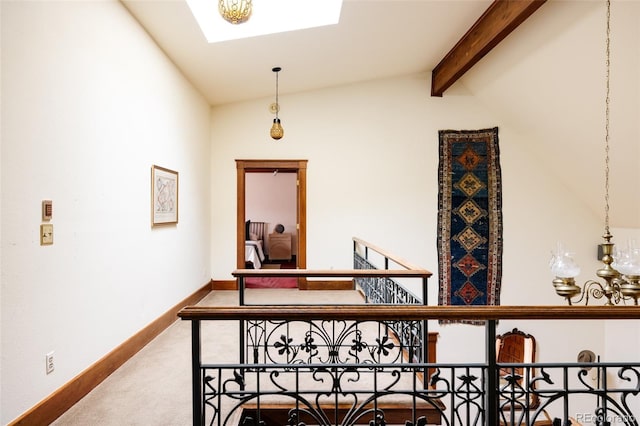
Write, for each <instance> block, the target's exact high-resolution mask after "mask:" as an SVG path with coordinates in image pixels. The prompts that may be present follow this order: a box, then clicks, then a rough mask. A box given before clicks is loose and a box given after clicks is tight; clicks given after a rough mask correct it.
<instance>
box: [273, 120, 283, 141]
mask: <svg viewBox="0 0 640 426" xmlns="http://www.w3.org/2000/svg"><path fill="white" fill-rule="evenodd" d="M270 133H271V137H272V138H273V139H275V140H278V139H282V137H283V136H284V129H283V128H282V124H280V119H279V118H274V119H273V126H271V132H270Z"/></svg>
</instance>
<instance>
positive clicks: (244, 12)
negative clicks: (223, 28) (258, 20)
mask: <svg viewBox="0 0 640 426" xmlns="http://www.w3.org/2000/svg"><path fill="white" fill-rule="evenodd" d="M251 1H252V0H220V1H219V2H218V11H219V12H220V15H221V16H222V17H223V18H224V19H225V21H227V22H230V23H232V24H242V23H243V22H247V21H248V20H249V17H250V16H251V11H252V6H251Z"/></svg>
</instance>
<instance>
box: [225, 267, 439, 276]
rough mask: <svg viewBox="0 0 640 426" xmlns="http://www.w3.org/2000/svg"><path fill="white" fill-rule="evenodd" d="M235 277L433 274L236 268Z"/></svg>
mask: <svg viewBox="0 0 640 426" xmlns="http://www.w3.org/2000/svg"><path fill="white" fill-rule="evenodd" d="M231 274H232V275H233V276H234V277H334V278H339V277H342V278H344V277H352V278H371V277H409V278H429V277H430V276H431V275H433V274H432V273H431V272H430V271H427V270H426V269H409V270H406V269H330V270H323V269H317V270H316V269H236V270H235V271H233V272H232V273H231Z"/></svg>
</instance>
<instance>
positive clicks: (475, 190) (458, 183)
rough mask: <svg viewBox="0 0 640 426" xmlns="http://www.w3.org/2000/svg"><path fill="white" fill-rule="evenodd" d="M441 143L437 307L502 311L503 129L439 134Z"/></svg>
mask: <svg viewBox="0 0 640 426" xmlns="http://www.w3.org/2000/svg"><path fill="white" fill-rule="evenodd" d="M439 138H440V151H439V152H440V164H439V166H438V185H439V188H438V191H439V192H438V279H439V295H438V304H439V305H457V306H472V305H499V304H500V284H501V279H502V194H501V192H502V188H501V186H502V185H501V176H500V162H499V150H498V128H497V127H495V128H493V129H484V130H473V131H471V130H459V131H457V130H440V131H439ZM441 322H452V321H441ZM455 322H458V321H455ZM461 322H464V323H472V324H480V323H482V322H475V321H461Z"/></svg>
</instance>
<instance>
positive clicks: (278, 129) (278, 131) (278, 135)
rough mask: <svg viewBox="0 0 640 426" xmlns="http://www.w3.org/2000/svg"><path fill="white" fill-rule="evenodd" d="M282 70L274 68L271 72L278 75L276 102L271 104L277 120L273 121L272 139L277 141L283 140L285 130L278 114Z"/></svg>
mask: <svg viewBox="0 0 640 426" xmlns="http://www.w3.org/2000/svg"><path fill="white" fill-rule="evenodd" d="M281 70H282V68H280V67H274V68H273V69H272V70H271V71H273V72H275V73H276V102H275V103H273V104H271V107H270V109H271V112H274V113H275V114H276V118H274V119H273V125H272V126H271V132H270V134H271V137H272V138H273V139H275V140H279V139H282V137H283V136H284V129H283V128H282V124H281V123H280V119H279V118H278V112H279V111H280V104H279V103H278V73H279V72H280V71H281Z"/></svg>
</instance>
